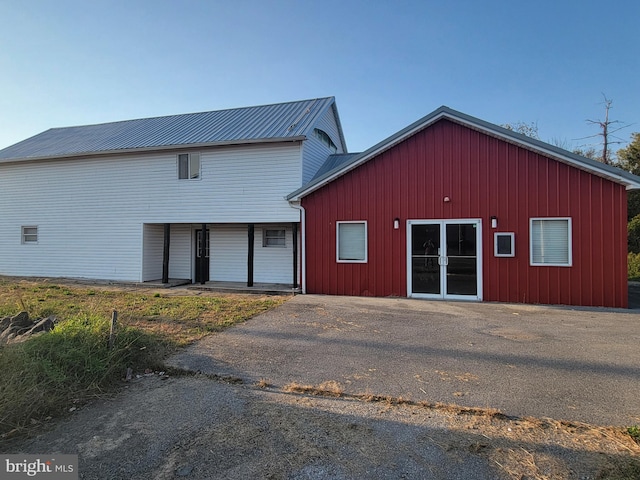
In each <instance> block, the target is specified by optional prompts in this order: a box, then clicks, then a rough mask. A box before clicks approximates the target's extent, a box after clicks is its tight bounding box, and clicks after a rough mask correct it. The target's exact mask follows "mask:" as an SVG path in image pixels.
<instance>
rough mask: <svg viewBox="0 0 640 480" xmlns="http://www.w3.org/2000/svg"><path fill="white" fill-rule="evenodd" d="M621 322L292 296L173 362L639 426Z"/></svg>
mask: <svg viewBox="0 0 640 480" xmlns="http://www.w3.org/2000/svg"><path fill="white" fill-rule="evenodd" d="M639 319H640V317H638V315H637V314H635V313H632V312H628V311H608V310H604V309H588V310H585V309H581V310H572V309H568V308H554V307H542V306H532V305H513V304H490V303H452V302H428V301H420V300H408V299H397V298H394V299H379V298H375V299H373V298H359V297H333V296H317V295H303V296H297V297H295V298H293V299H292V300H290V301H289V302H287V303H286V304H284V305H283V306H281V307H279V308H278V309H275V310H273V311H270V312H267V313H265V314H263V315H260V316H258V317H256V318H254V319H252V320H250V321H248V322H247V323H245V324H242V325H238V326H236V327H233V328H231V329H229V330H227V331H225V332H223V333H221V334H217V335H214V336H211V337H208V338H206V339H205V340H203V341H201V342H199V343H198V344H196V345H193V346H192V347H190V348H189V349H187V350H186V351H183V352H181V353H180V354H178V355H177V356H175V357H173V358H172V359H171V360H170V362H169V363H170V364H172V365H173V366H176V367H180V368H185V369H188V370H193V371H202V372H205V373H209V374H216V375H225V374H227V375H228V374H233V375H237V376H240V377H242V378H243V380H245V381H250V382H257V381H259V380H261V379H263V380H266V381H268V382H269V383H271V384H274V385H276V386H279V387H283V386H285V385H287V384H289V383H291V382H297V383H301V384H311V385H319V384H321V383H323V382H326V381H335V382H338V383H339V384H340V385H341V386H342V388H343V389H344V391H345V392H347V393H352V394H360V393H374V394H377V395H390V396H394V397H403V398H408V399H411V400H415V401H428V402H432V403H433V402H443V403H455V404H459V405H463V406H470V407H483V408H487V407H488V408H498V409H500V410H501V411H503V412H504V413H505V414H508V415H517V416H535V417H551V418H555V419H566V420H576V421H584V422H588V423H592V424H613V425H630V424H636V423H638V422H639V421H640V417H639V415H640V401H639V400H638V396H637V392H638V391H639V390H640V366H639V365H640V349H638V348H637V344H638V340H639V339H640V322H639V321H638V320H639Z"/></svg>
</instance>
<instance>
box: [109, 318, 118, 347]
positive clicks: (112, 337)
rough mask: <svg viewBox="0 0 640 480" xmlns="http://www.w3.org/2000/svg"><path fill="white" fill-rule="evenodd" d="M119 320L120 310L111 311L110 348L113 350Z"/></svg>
mask: <svg viewBox="0 0 640 480" xmlns="http://www.w3.org/2000/svg"><path fill="white" fill-rule="evenodd" d="M117 322H118V312H117V311H115V310H114V311H113V312H112V313H111V329H110V331H109V350H113V345H114V343H115V341H116V323H117Z"/></svg>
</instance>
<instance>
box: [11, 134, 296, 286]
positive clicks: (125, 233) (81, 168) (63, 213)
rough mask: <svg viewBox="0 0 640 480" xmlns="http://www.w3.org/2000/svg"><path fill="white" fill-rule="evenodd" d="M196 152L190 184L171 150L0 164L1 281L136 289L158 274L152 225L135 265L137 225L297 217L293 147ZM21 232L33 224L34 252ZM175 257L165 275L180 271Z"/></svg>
mask: <svg viewBox="0 0 640 480" xmlns="http://www.w3.org/2000/svg"><path fill="white" fill-rule="evenodd" d="M201 153H202V156H201V163H202V166H201V172H202V175H201V179H199V180H193V181H189V180H178V179H177V160H176V154H175V152H174V153H158V154H144V155H122V156H114V157H109V158H90V159H73V160H64V161H47V162H22V163H15V164H2V165H0V218H1V221H0V274H5V275H27V276H29V275H32V276H36V275H38V276H50V277H58V276H65V277H78V278H82V277H84V278H97V279H112V280H126V281H140V280H142V278H143V277H144V278H148V277H147V276H152V275H153V276H155V275H156V274H157V268H158V267H157V266H155V265H154V262H153V261H152V260H153V258H155V257H156V256H157V248H158V244H157V242H158V238H157V237H158V232H157V231H156V230H157V229H156V228H155V227H151V228H149V229H148V230H147V233H148V234H149V235H150V238H149V239H148V242H149V243H147V239H145V241H144V243H146V244H147V245H148V246H149V247H150V248H152V250H151V252H147V253H148V254H147V256H146V257H145V258H144V259H143V254H142V251H143V225H144V224H145V223H156V224H162V223H202V222H206V223H225V222H247V223H249V222H251V223H258V222H292V221H297V220H298V219H299V212H298V211H297V210H295V209H293V208H291V207H290V206H289V205H288V203H287V202H286V201H285V200H284V197H285V195H287V194H289V193H290V192H292V191H293V190H295V189H297V188H299V187H300V178H301V165H300V145H299V144H298V143H291V144H278V145H262V146H259V145H256V146H236V147H224V148H219V149H215V150H213V149H212V150H208V151H202V152H201ZM22 225H37V226H38V244H35V245H34V244H29V245H23V244H22V243H21V230H20V227H21V226H22ZM158 228H160V230H161V229H162V227H161V226H159V227H158ZM183 233H184V232H183ZM173 237H174V236H173V235H172V244H174V243H175V244H176V245H175V246H176V247H177V246H178V245H179V242H180V241H181V240H180V238H182V237H181V236H180V235H178V237H177V238H178V239H177V240H176V241H174V238H173ZM190 237H191V236H190V235H189V238H190ZM159 239H160V242H162V235H159ZM245 243H246V242H245ZM173 247H174V245H172V253H173V252H174V248H173ZM181 252H182V251H181ZM160 255H161V251H160ZM178 255H179V254H178V253H175V254H172V257H174V258H176V261H175V262H178V263H179V265H180V266H176V270H174V271H171V273H170V274H171V276H172V277H174V276H177V272H186V267H185V265H187V264H185V263H184V261H183V260H180V261H179V260H177V256H178ZM190 255H191V254H190V252H189V256H190ZM161 260H162V257H161V256H160V267H161V266H162V261H161ZM175 262H174V263H175ZM143 264H144V268H143ZM188 265H189V272H190V265H191V263H188ZM187 276H188V275H187Z"/></svg>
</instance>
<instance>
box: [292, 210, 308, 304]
mask: <svg viewBox="0 0 640 480" xmlns="http://www.w3.org/2000/svg"><path fill="white" fill-rule="evenodd" d="M289 206H290V207H291V208H295V209H296V210H300V244H301V247H302V248H301V249H300V276H301V277H302V278H300V287H301V290H302V293H303V294H305V293H307V262H306V258H307V222H306V217H307V212H306V211H305V209H304V207H303V206H302V205H300V202H297V204H295V203H292V202H289Z"/></svg>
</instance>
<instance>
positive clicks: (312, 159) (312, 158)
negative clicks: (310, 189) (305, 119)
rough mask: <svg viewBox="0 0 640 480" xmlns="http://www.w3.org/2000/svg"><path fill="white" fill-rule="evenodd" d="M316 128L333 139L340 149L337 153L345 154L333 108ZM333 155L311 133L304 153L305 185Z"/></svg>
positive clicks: (303, 174)
mask: <svg viewBox="0 0 640 480" xmlns="http://www.w3.org/2000/svg"><path fill="white" fill-rule="evenodd" d="M314 127H315V128H319V129H320V130H324V131H325V132H326V133H327V135H329V137H331V140H333V143H335V145H336V147H338V151H337V152H336V153H345V151H346V150H345V146H344V145H342V141H341V138H340V130H339V129H338V122H337V120H336V116H335V114H334V111H333V108H329V109H328V110H327V111H326V112H325V113H324V115H323V116H322V117H321V118H320V119H319V120H318V122H317V123H316V124H315V126H314ZM332 153H333V152H332V151H331V150H330V149H329V148H328V147H327V146H326V145H325V144H324V143H322V142H321V141H320V140H319V139H318V138H317V137H316V136H315V135H314V134H313V131H311V132H310V133H309V138H308V139H307V140H306V141H305V142H304V145H303V152H302V165H303V167H302V184H303V185H304V184H306V183H307V182H308V181H309V180H311V179H312V178H313V176H314V175H315V174H316V172H317V171H318V170H319V169H320V167H321V166H322V164H323V163H324V162H325V160H326V159H327V157H328V156H329V155H331V154H332ZM292 191H293V190H292Z"/></svg>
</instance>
